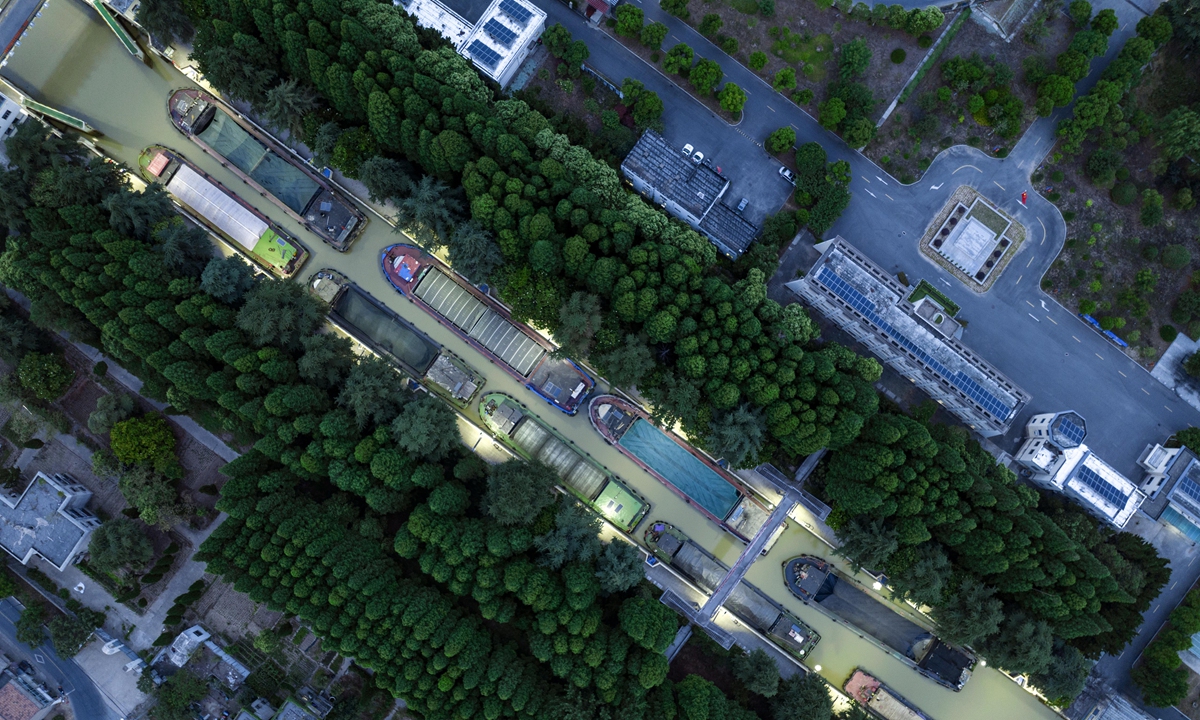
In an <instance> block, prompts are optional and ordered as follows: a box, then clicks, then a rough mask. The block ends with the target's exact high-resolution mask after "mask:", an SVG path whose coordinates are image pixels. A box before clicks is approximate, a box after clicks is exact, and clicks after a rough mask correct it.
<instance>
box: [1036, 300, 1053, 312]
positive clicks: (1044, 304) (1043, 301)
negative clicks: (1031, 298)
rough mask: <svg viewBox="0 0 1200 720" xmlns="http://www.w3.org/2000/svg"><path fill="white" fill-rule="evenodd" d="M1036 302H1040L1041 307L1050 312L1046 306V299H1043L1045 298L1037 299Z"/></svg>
mask: <svg viewBox="0 0 1200 720" xmlns="http://www.w3.org/2000/svg"><path fill="white" fill-rule="evenodd" d="M1038 302H1040V303H1041V304H1042V309H1043V310H1045V311H1046V312H1050V308H1048V307H1046V301H1045V300H1038Z"/></svg>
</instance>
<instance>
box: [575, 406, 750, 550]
mask: <svg viewBox="0 0 1200 720" xmlns="http://www.w3.org/2000/svg"><path fill="white" fill-rule="evenodd" d="M588 407H589V410H588V415H589V419H590V420H591V422H592V427H593V428H595V429H596V432H598V433H600V435H601V437H603V438H604V440H605V442H607V443H608V444H609V445H612V446H614V447H616V448H617V449H618V450H620V451H621V452H622V453H623V454H624V455H627V456H628V457H629V458H630V459H632V460H633V461H634V462H635V463H637V464H638V466H639V467H641V468H642V469H643V470H645V471H646V472H648V473H650V475H652V476H653V477H654V478H656V479H657V480H658V481H659V482H661V483H663V484H664V485H666V486H667V487H668V488H670V489H671V490H673V491H674V492H675V493H676V494H677V495H679V496H680V497H682V498H683V499H684V500H686V501H687V502H688V503H689V504H690V505H692V506H693V507H696V508H698V509H699V510H700V511H701V512H702V513H704V514H705V515H706V516H707V517H709V518H710V519H712V520H713V521H714V522H716V523H717V524H718V525H720V526H721V527H723V528H725V529H726V530H728V531H729V532H730V533H733V534H734V535H736V536H737V537H738V538H740V539H742V540H744V541H746V542H749V541H750V539H751V538H753V537H754V535H755V534H756V533H757V532H758V530H759V528H761V527H762V526H763V524H764V523H766V521H767V518H768V517H769V516H770V514H771V511H770V510H769V509H768V508H767V507H766V506H765V505H764V504H763V503H762V502H761V501H760V500H759V499H758V498H757V497H754V496H753V495H752V493H751V491H750V489H749V487H747V486H746V485H744V484H743V483H741V482H740V481H739V480H738V479H737V478H735V477H734V476H733V475H730V474H729V473H728V472H726V471H725V470H724V469H723V468H721V467H720V466H719V465H717V464H716V463H714V462H713V461H711V460H709V459H708V458H706V457H705V456H704V455H702V454H701V453H700V452H699V451H698V450H696V449H695V448H693V447H692V446H691V445H688V444H687V443H686V442H684V441H683V439H681V438H680V437H679V436H677V435H675V433H672V432H664V431H662V430H660V429H659V428H657V427H655V425H654V424H653V423H651V422H650V419H649V416H647V415H646V413H645V412H644V411H642V409H641V408H639V407H637V406H636V405H634V404H633V403H631V402H628V401H626V400H623V399H621V398H619V397H617V396H615V395H599V396H597V397H596V398H594V399H593V400H592V402H591V404H590V405H589V406H588Z"/></svg>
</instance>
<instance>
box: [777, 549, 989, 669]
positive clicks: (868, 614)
mask: <svg viewBox="0 0 1200 720" xmlns="http://www.w3.org/2000/svg"><path fill="white" fill-rule="evenodd" d="M783 574H784V584H786V585H787V587H788V590H790V591H791V592H792V594H793V595H795V596H796V597H797V598H799V599H800V600H801V601H803V602H804V603H806V604H816V605H818V606H820V607H821V608H822V609H823V610H825V611H827V612H828V613H830V614H831V615H835V616H837V617H838V618H839V619H840V620H841V621H842V622H844V623H846V624H847V625H850V626H851V627H854V628H857V629H858V630H859V631H860V632H862V633H866V634H867V635H870V636H871V637H873V638H875V639H876V640H877V641H879V642H880V643H882V644H883V645H885V646H887V647H888V648H891V649H892V650H894V651H895V652H896V653H898V654H902V655H903V656H904V657H905V658H907V661H906V662H907V664H908V665H909V666H910V667H911V668H913V669H914V670H916V671H917V672H918V673H920V674H921V675H924V676H925V677H927V678H929V679H930V680H932V681H934V682H936V683H937V684H939V685H941V686H943V687H946V688H949V689H951V690H954V691H955V692H957V691H959V690H961V689H962V688H963V686H964V685H966V684H967V681H968V680H970V679H971V671H972V670H974V669H975V663H976V658H975V656H974V655H973V654H972V653H970V652H969V651H967V650H964V649H961V648H957V647H954V646H953V645H948V644H946V643H945V642H943V641H941V640H939V639H938V638H937V637H935V636H934V635H933V634H932V633H930V632H929V631H927V630H925V628H923V627H921V626H920V625H917V624H916V623H914V622H912V621H911V620H909V619H907V618H905V617H904V616H903V615H900V614H899V613H897V612H896V611H895V610H894V609H892V608H890V607H888V606H887V605H885V604H884V603H882V602H880V601H879V600H877V599H875V598H874V597H871V596H870V595H868V594H867V593H866V592H865V591H863V590H860V589H859V588H858V587H856V586H855V585H854V583H852V582H848V581H843V580H842V578H840V577H838V575H837V574H836V572H835V569H834V567H833V565H832V564H831V563H830V562H829V561H827V560H824V559H822V558H819V557H814V556H812V555H801V556H799V557H794V558H792V559H790V560H788V561H787V562H786V563H784V565H783Z"/></svg>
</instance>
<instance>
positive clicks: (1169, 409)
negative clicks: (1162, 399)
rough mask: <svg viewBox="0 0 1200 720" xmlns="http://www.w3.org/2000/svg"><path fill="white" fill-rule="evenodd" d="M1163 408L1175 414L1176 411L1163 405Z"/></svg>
mask: <svg viewBox="0 0 1200 720" xmlns="http://www.w3.org/2000/svg"><path fill="white" fill-rule="evenodd" d="M1163 407H1165V408H1167V412H1169V413H1171V414H1172V415H1174V414H1175V411H1174V410H1172V409H1171V408H1169V407H1167V406H1166V405H1163Z"/></svg>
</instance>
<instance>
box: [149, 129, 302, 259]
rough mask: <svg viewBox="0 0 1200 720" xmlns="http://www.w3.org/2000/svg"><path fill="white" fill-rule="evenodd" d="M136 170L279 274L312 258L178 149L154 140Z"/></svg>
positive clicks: (200, 219)
mask: <svg viewBox="0 0 1200 720" xmlns="http://www.w3.org/2000/svg"><path fill="white" fill-rule="evenodd" d="M138 170H139V171H140V172H141V174H142V177H143V178H145V180H146V181H147V182H156V183H159V184H161V185H162V186H163V187H164V188H165V189H166V191H167V192H168V193H169V194H170V195H171V197H172V198H173V199H174V200H175V202H176V203H177V204H179V205H180V206H182V207H183V208H184V209H185V210H187V211H188V212H189V213H190V214H191V215H192V216H193V217H195V218H196V219H198V220H199V221H200V222H202V223H203V224H204V225H205V226H206V227H207V228H208V229H209V230H212V231H213V232H214V233H216V235H217V236H218V237H220V238H221V239H222V240H224V241H225V242H226V243H227V244H228V245H230V246H231V247H232V248H234V249H235V250H237V251H238V252H240V253H242V254H244V255H246V256H247V257H248V258H250V259H251V260H253V261H254V262H255V264H257V265H259V266H261V267H262V268H263V269H265V270H267V271H268V272H270V273H271V274H272V275H274V276H275V277H278V278H290V277H292V276H293V275H295V274H296V271H297V270H299V269H300V267H301V266H302V265H304V261H305V260H307V259H308V250H307V249H305V247H304V246H303V245H301V244H300V242H299V241H298V240H296V239H295V238H293V237H291V236H290V235H288V234H287V232H285V231H284V230H283V228H281V227H279V226H278V225H277V224H275V223H274V222H273V221H272V220H271V219H270V218H268V217H267V216H266V215H263V214H262V213H260V212H259V211H258V210H256V209H255V208H254V206H253V205H251V204H250V203H248V202H246V201H245V200H243V199H242V198H240V197H238V196H237V195H235V194H234V193H232V192H230V191H229V189H228V188H226V187H225V186H224V185H222V184H221V183H219V182H218V181H217V180H216V179H215V178H213V177H212V176H211V175H209V174H208V173H206V172H204V171H203V170H201V169H200V168H198V167H196V166H195V165H193V164H192V163H190V162H188V160H187V159H186V158H184V157H183V156H182V155H180V154H179V153H177V152H175V151H173V150H171V149H169V148H166V147H163V146H162V145H151V146H150V147H148V148H146V149H145V150H143V151H142V152H141V154H140V155H139V156H138Z"/></svg>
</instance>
